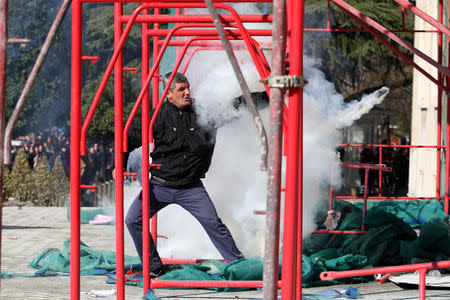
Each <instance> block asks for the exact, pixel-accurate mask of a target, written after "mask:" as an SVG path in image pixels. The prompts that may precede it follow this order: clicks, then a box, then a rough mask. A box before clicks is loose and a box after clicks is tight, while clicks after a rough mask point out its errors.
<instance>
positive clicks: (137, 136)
mask: <svg viewBox="0 0 450 300" xmlns="http://www.w3.org/2000/svg"><path fill="white" fill-rule="evenodd" d="M154 112H155V110H154V109H153V110H152V111H151V112H150V120H151V118H152V116H153V113H154ZM141 145H142V124H141V121H140V120H139V121H136V122H133V124H132V125H131V126H130V130H129V131H128V141H127V146H128V149H127V150H128V151H127V152H125V153H124V158H123V163H124V167H126V166H127V161H128V157H129V155H130V153H131V152H132V151H133V150H134V149H137V148H139V147H141Z"/></svg>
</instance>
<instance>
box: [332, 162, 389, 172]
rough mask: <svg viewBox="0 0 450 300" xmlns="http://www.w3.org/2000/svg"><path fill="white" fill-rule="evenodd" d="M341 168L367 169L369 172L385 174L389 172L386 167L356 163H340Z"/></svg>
mask: <svg viewBox="0 0 450 300" xmlns="http://www.w3.org/2000/svg"><path fill="white" fill-rule="evenodd" d="M339 165H340V166H341V167H344V168H353V169H369V170H381V171H385V172H391V171H392V168H391V167H386V165H384V164H367V163H356V162H341V163H339Z"/></svg>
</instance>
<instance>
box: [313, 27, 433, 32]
mask: <svg viewBox="0 0 450 300" xmlns="http://www.w3.org/2000/svg"><path fill="white" fill-rule="evenodd" d="M305 31H309V32H311V31H312V32H314V31H320V32H322V31H325V32H369V33H370V31H369V30H367V29H348V28H347V29H337V28H305ZM388 32H392V33H440V31H439V30H414V29H409V30H407V29H391V30H388Z"/></svg>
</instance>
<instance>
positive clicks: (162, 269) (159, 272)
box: [150, 265, 168, 278]
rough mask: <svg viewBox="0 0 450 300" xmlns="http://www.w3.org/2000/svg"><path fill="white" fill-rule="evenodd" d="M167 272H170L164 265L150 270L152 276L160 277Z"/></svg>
mask: <svg viewBox="0 0 450 300" xmlns="http://www.w3.org/2000/svg"><path fill="white" fill-rule="evenodd" d="M167 272H168V270H167V268H166V267H165V266H164V265H162V266H161V267H159V268H158V269H156V270H153V271H151V272H150V278H158V277H160V276H163V275H164V274H166V273H167Z"/></svg>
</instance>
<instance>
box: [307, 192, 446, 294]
mask: <svg viewBox="0 0 450 300" xmlns="http://www.w3.org/2000/svg"><path fill="white" fill-rule="evenodd" d="M336 204H337V205H336V207H339V209H342V207H344V206H347V207H348V208H351V211H352V212H351V213H349V214H347V215H346V216H345V219H344V220H343V221H342V223H341V225H340V226H339V227H338V228H337V230H360V229H361V220H362V211H361V209H360V208H359V207H360V205H352V204H350V203H348V202H345V201H336ZM391 212H398V214H399V215H400V216H401V217H403V220H402V219H400V218H399V217H398V216H396V215H394V214H392V213H391ZM435 215H436V217H434V216H435ZM425 216H427V218H428V219H427V220H426V221H425V222H424V223H423V224H421V226H420V236H417V233H416V231H415V230H414V229H413V228H412V227H411V226H410V225H409V224H407V223H406V222H405V221H404V219H408V220H409V221H412V220H415V221H418V220H423V218H424V217H425ZM445 220H446V216H445V214H444V215H443V210H442V206H441V204H440V203H437V202H436V201H424V202H418V201H413V202H411V203H408V205H406V204H404V205H401V204H397V203H395V204H392V205H391V206H390V205H388V203H372V204H371V205H368V210H367V212H366V216H365V218H364V226H365V229H366V230H367V234H363V235H359V234H351V235H344V234H334V235H333V234H312V235H311V236H310V237H308V238H307V239H306V240H305V242H304V249H303V254H304V255H303V286H304V287H307V286H314V285H322V284H324V283H323V282H320V281H318V280H319V278H318V277H317V273H320V272H321V271H324V270H337V271H341V270H344V269H357V268H367V267H371V266H374V267H378V266H390V265H402V264H411V263H414V262H416V261H422V262H423V261H438V260H447V259H448V257H450V227H449V225H447V224H446V223H445ZM416 225H417V224H416ZM349 255H350V256H349ZM316 258H319V259H320V260H319V261H316ZM348 259H351V262H352V263H353V262H355V263H354V264H352V263H347V262H346V260H348ZM336 260H337V264H336ZM319 262H320V263H319ZM305 271H306V272H305ZM369 279H370V278H369ZM357 280H360V278H359V279H357ZM341 283H342V282H341Z"/></svg>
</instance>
